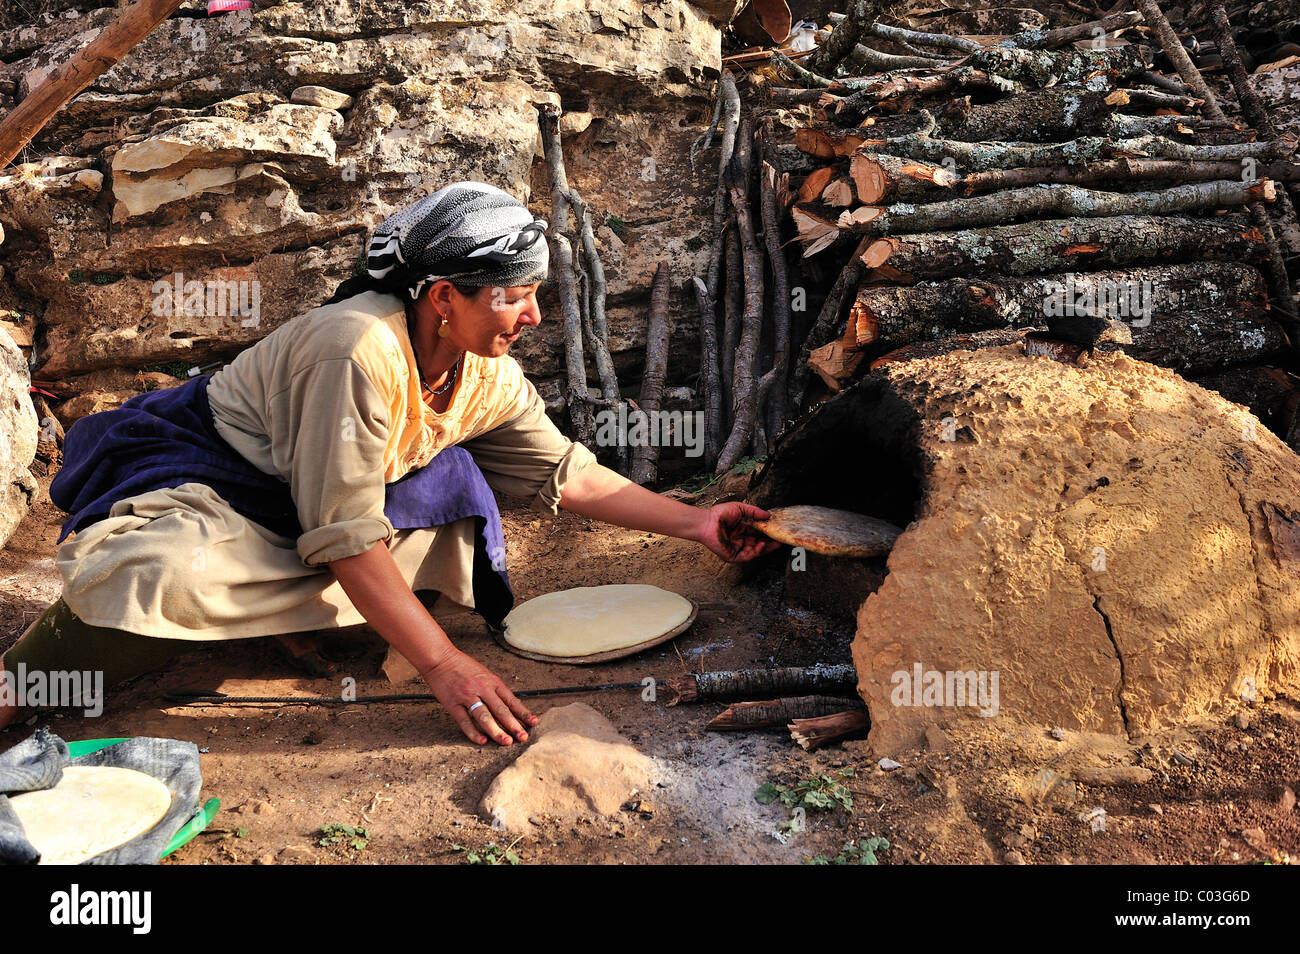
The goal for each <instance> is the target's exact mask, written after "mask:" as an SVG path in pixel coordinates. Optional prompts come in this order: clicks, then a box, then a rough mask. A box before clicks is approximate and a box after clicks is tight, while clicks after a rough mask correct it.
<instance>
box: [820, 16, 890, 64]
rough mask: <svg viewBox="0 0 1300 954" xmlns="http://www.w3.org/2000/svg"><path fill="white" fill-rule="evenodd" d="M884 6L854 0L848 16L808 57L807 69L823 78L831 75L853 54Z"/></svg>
mask: <svg viewBox="0 0 1300 954" xmlns="http://www.w3.org/2000/svg"><path fill="white" fill-rule="evenodd" d="M885 6H886V4H885V3H884V2H883V0H854V2H853V6H852V7H850V8H849V12H848V16H846V17H845V18H844V19H843V20H842V21H841V22H839V23H838V24H836V26H835V29H834V30H833V31H831V35H830V37H828V38H827V40H826V42H825V43H823V44H822V45H821V46H820V47H818V48H817V49H816V50H814V51H813V52H812V54H811V55H810V56H809V57H808V60H807V62H808V69H809V70H810V71H812V72H813V73H820V74H822V75H824V76H829V75H832V74H833V73H834V71H835V67H836V66H838V65H839V63H840V61H841V60H843V59H844V58H845V57H846V56H848V55H849V54H850V53H852V52H853V48H854V47H856V46H857V45H858V40H860V39H862V34H863V33H864V32H865V31H866V30H867V29H868V27H870V26H871V25H872V24H874V23H875V21H876V17H878V16H880V13H881V11H882V9H883V8H884V7H885Z"/></svg>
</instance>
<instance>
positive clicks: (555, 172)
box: [538, 103, 594, 448]
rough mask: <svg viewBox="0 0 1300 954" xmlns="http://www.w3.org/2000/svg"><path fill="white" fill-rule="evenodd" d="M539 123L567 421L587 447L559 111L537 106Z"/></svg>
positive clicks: (587, 409)
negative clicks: (560, 323)
mask: <svg viewBox="0 0 1300 954" xmlns="http://www.w3.org/2000/svg"><path fill="white" fill-rule="evenodd" d="M538 121H539V125H540V127H541V131H542V145H543V150H544V152H545V154H546V164H547V168H548V170H549V172H550V179H551V196H552V214H551V223H550V226H549V228H548V229H547V238H548V239H549V241H550V243H551V257H552V258H553V259H554V261H555V270H556V278H557V285H558V289H559V295H560V308H561V310H562V311H563V313H564V355H565V362H564V363H565V370H566V372H567V377H568V385H569V392H568V405H569V420H570V422H571V423H572V425H573V430H574V439H575V440H576V441H578V443H581V444H585V445H586V446H587V447H588V448H590V447H591V446H592V442H593V432H594V422H593V421H592V416H591V405H590V403H589V398H590V395H589V394H588V392H587V367H586V362H585V361H584V360H583V349H582V313H581V312H580V310H579V304H578V289H577V282H576V276H575V274H574V262H573V248H572V246H570V244H569V240H568V238H567V237H566V236H565V234H564V230H565V229H566V228H568V224H569V203H568V198H567V196H568V193H569V180H568V177H567V176H566V175H565V172H564V153H563V151H562V149H561V144H560V111H559V109H558V108H557V107H556V106H554V105H551V104H549V103H548V104H545V105H543V106H541V107H539V108H538Z"/></svg>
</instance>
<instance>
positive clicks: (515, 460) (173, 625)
mask: <svg viewBox="0 0 1300 954" xmlns="http://www.w3.org/2000/svg"><path fill="white" fill-rule="evenodd" d="M412 381H414V384H413V385H412ZM412 386H413V387H414V391H413V390H412ZM419 389H420V385H419V381H418V377H417V376H416V375H415V359H414V352H413V351H412V349H411V344H410V340H409V337H408V336H407V334H406V330H405V318H404V311H403V310H402V309H401V303H400V301H399V300H398V299H396V298H393V297H391V296H387V295H380V294H377V293H370V292H368V293H365V294H363V295H359V296H356V297H354V298H351V299H347V300H346V301H343V302H337V303H335V304H333V305H325V306H321V307H320V308H317V309H314V310H313V311H311V312H308V313H306V314H305V315H302V316H299V317H298V318H296V319H294V320H293V321H291V322H288V323H286V324H285V325H282V326H281V327H280V328H278V329H276V331H275V332H272V334H270V335H268V336H267V337H266V338H264V339H262V340H261V341H260V342H258V343H257V344H256V345H254V346H253V347H252V348H250V349H248V350H247V351H245V352H243V353H242V354H240V355H239V357H238V358H236V359H235V361H233V362H232V363H231V364H230V365H228V366H226V367H224V368H222V369H221V371H219V372H217V374H215V375H214V376H213V378H212V380H211V381H210V382H209V385H208V398H209V402H210V404H211V406H212V412H213V422H214V426H215V427H216V429H217V430H218V432H219V433H221V435H222V436H223V437H224V438H225V439H226V440H227V441H228V442H229V443H231V445H232V446H233V447H234V448H236V450H237V451H238V452H239V453H240V454H242V455H243V456H244V457H245V458H246V459H247V460H249V461H250V462H251V463H252V464H253V465H254V466H256V467H258V469H260V470H263V471H265V472H267V473H271V474H275V475H277V476H279V477H281V478H282V479H283V480H285V481H286V482H287V483H288V484H289V486H290V488H291V491H292V496H293V499H294V503H295V506H296V508H297V511H298V516H299V522H300V524H301V525H302V527H303V533H302V535H300V536H299V537H297V538H296V539H294V538H289V537H284V536H281V535H279V534H276V533H273V532H271V531H270V530H268V529H266V528H265V527H263V526H261V525H259V524H256V523H254V522H252V521H250V520H247V519H245V518H244V517H242V516H241V515H240V514H238V513H237V512H236V511H235V510H234V509H233V508H231V506H230V505H229V504H228V503H226V501H225V500H223V499H222V498H221V496H220V495H219V494H217V493H216V492H215V491H214V490H212V489H211V488H210V487H208V486H206V485H204V484H201V483H187V484H182V485H180V486H178V487H174V488H166V489H162V490H154V491H150V492H148V493H144V494H138V495H136V496H134V497H129V498H125V499H123V500H119V501H118V502H116V503H115V504H114V505H113V507H112V509H111V510H110V512H109V516H107V517H106V518H104V519H102V520H99V521H97V522H96V523H93V524H91V525H90V526H88V527H86V528H84V529H83V530H81V531H80V532H79V533H77V534H76V535H75V536H74V537H71V538H69V539H68V540H66V541H65V542H64V543H63V545H62V546H60V547H59V550H58V554H57V556H56V564H57V566H58V568H59V572H60V574H61V575H62V577H63V598H64V601H65V602H66V603H67V604H68V606H70V607H71V608H72V610H73V611H74V612H75V613H76V614H77V615H78V616H79V617H81V618H82V619H83V620H85V621H86V622H88V623H91V624H93V625H96V626H109V627H112V628H114V629H123V630H127V631H129V632H133V633H138V634H141V635H145V636H158V637H164V638H171V639H192V640H220V639H236V638H241V637H250V636H269V635H274V634H279V633H291V632H301V631H305V630H312V629H325V628H332V627H340V626H349V625H353V624H356V623H362V622H364V619H363V617H362V616H361V614H360V613H359V612H357V610H356V608H355V607H354V606H353V605H352V603H351V601H350V600H349V599H348V596H347V594H346V593H344V592H343V588H342V587H341V586H340V585H339V583H338V581H337V580H336V579H335V578H334V575H333V573H332V572H330V568H329V565H328V564H329V563H330V562H331V561H333V560H338V559H344V558H346V557H348V556H353V555H355V554H359V553H363V552H365V551H366V550H368V549H369V548H370V547H372V546H374V545H375V544H376V543H377V542H379V541H381V540H382V541H385V542H386V544H387V546H388V548H389V550H390V551H391V552H392V554H393V559H394V561H395V562H396V563H397V566H398V568H399V569H400V571H401V573H402V576H403V577H404V578H405V579H406V581H407V582H408V583H409V584H410V585H411V588H412V589H413V590H416V591H419V590H433V591H436V592H438V593H439V594H441V595H442V597H443V599H444V600H447V601H451V602H452V603H456V604H460V605H462V606H467V607H472V606H473V605H474V596H473V587H472V566H473V553H474V520H473V519H465V520H459V521H456V522H454V523H451V524H448V525H446V526H443V527H432V528H418V529H411V530H397V529H395V528H394V527H393V526H392V524H391V523H390V522H389V520H388V518H387V517H386V516H385V515H384V513H383V504H384V486H385V484H386V483H391V482H393V481H395V480H397V479H400V478H401V477H402V476H404V475H405V474H406V473H408V472H410V471H411V470H413V469H416V468H418V467H421V466H424V465H425V464H427V463H428V462H429V460H432V458H433V456H434V455H435V454H436V453H437V452H438V451H440V450H441V449H442V448H443V447H445V446H450V445H451V444H459V445H460V446H463V447H464V448H465V449H466V450H468V451H469V452H470V454H471V455H472V456H473V457H474V460H475V463H477V464H478V466H479V468H480V469H481V470H482V471H483V476H484V477H485V479H486V480H487V482H488V484H489V485H490V486H491V487H492V488H493V489H494V490H496V491H498V492H500V493H502V494H506V495H510V496H516V497H522V498H525V499H527V500H528V501H529V505H530V506H531V507H532V508H533V509H535V510H539V511H545V512H549V513H552V514H554V513H556V512H557V506H558V503H559V500H560V495H561V493H562V491H563V487H564V484H565V482H566V481H568V480H569V479H570V478H572V476H573V475H574V474H576V473H577V472H578V471H580V470H581V469H582V468H584V467H586V466H589V465H590V464H591V463H593V462H594V461H595V457H594V455H593V454H592V453H591V452H590V451H589V450H587V448H585V447H583V446H582V445H581V444H575V443H573V442H572V441H570V440H569V439H568V438H566V437H565V436H564V435H563V434H561V433H560V431H559V430H558V429H557V428H556V427H555V425H554V424H553V423H552V422H551V421H550V419H549V418H548V417H547V416H546V412H545V407H544V404H543V402H542V399H541V397H540V396H539V395H538V393H537V390H536V388H535V387H533V385H532V382H530V381H528V380H527V378H525V377H524V376H523V373H522V371H521V370H520V369H519V365H518V362H516V361H515V360H514V359H513V358H511V357H509V356H505V357H503V358H491V359H489V358H480V357H479V356H471V355H468V354H467V355H466V361H465V362H464V364H463V367H462V371H461V373H460V375H458V378H457V382H456V385H455V389H456V390H455V391H454V392H453V398H452V403H451V405H450V406H449V407H448V409H447V411H446V412H445V413H444V414H438V413H436V412H434V411H433V410H432V409H431V408H428V407H427V405H424V404H423V402H422V401H421V400H420V390H419ZM412 395H414V398H412ZM415 402H419V403H415Z"/></svg>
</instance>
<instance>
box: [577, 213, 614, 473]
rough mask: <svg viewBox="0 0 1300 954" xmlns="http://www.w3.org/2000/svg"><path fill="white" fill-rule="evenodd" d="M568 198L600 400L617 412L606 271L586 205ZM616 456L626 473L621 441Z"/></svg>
mask: <svg viewBox="0 0 1300 954" xmlns="http://www.w3.org/2000/svg"><path fill="white" fill-rule="evenodd" d="M568 198H569V202H570V204H571V205H572V206H573V214H574V216H575V218H576V219H577V220H578V223H579V233H580V236H581V238H580V241H581V243H582V256H583V260H584V262H585V264H586V270H585V271H584V273H583V274H584V276H585V277H586V278H587V282H586V289H585V294H584V299H585V300H586V302H587V308H586V314H587V316H588V321H587V324H588V325H589V334H588V342H589V343H590V346H591V353H592V355H593V356H594V357H595V359H596V374H597V376H598V377H599V378H600V393H601V397H602V398H603V399H604V400H605V401H606V402H608V404H607V406H609V407H611V408H614V409H615V410H617V409H618V407H619V405H620V404H622V403H623V397H622V392H621V391H620V389H619V386H618V372H617V371H616V370H615V369H614V358H613V356H612V355H611V354H610V353H609V326H608V324H607V323H606V320H605V288H606V286H605V267H604V266H603V265H602V264H601V261H600V253H599V251H597V249H596V234H595V232H594V231H593V230H592V227H591V213H590V212H589V211H588V209H587V205H586V203H585V202H583V201H582V197H581V196H579V195H578V192H577V190H576V189H570V190H569V194H568ZM615 456H616V458H617V461H618V470H619V472H620V473H627V468H628V447H627V445H626V444H625V443H623V442H622V441H620V442H619V443H618V444H617V445H616V447H615Z"/></svg>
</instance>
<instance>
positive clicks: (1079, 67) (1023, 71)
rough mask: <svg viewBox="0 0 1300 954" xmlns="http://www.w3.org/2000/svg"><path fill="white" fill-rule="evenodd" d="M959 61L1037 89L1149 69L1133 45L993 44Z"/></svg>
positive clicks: (1123, 75) (961, 63)
mask: <svg viewBox="0 0 1300 954" xmlns="http://www.w3.org/2000/svg"><path fill="white" fill-rule="evenodd" d="M958 65H959V66H971V67H974V68H975V69H977V70H982V71H985V72H988V73H992V74H995V75H997V76H1001V77H1003V78H1004V79H1007V80H1014V81H1016V82H1018V83H1023V84H1024V85H1025V86H1028V87H1033V88H1034V89H1042V88H1044V87H1047V86H1056V85H1057V84H1076V83H1084V82H1087V81H1089V80H1090V79H1092V78H1094V77H1096V76H1101V75H1108V76H1113V77H1117V78H1119V79H1128V78H1129V77H1132V76H1136V75H1137V74H1138V73H1141V72H1143V71H1145V70H1146V64H1145V63H1144V62H1143V60H1142V54H1141V50H1140V49H1139V48H1138V47H1137V46H1134V45H1127V46H1110V47H1104V48H1102V49H1100V50H1076V49H1068V50H1025V49H1017V48H1014V47H1005V46H994V47H986V48H983V49H979V50H976V51H975V52H973V53H971V55H970V56H968V57H966V58H965V59H964V60H961V61H960V63H959V64H958Z"/></svg>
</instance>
